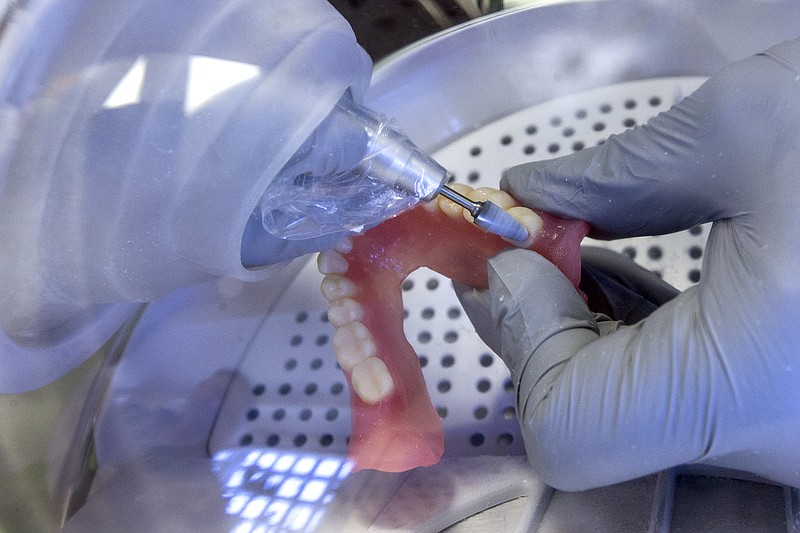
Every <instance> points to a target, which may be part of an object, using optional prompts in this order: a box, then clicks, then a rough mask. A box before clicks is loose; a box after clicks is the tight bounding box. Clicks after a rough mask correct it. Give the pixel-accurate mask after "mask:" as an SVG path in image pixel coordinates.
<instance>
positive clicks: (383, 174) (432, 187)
mask: <svg viewBox="0 0 800 533" xmlns="http://www.w3.org/2000/svg"><path fill="white" fill-rule="evenodd" d="M339 105H342V104H339ZM348 107H349V108H348V109H347V111H348V112H349V113H352V114H353V117H354V118H355V119H356V120H358V121H359V122H360V123H361V124H362V125H363V126H364V129H365V131H366V132H367V134H368V136H369V146H368V149H367V155H366V156H365V157H364V159H363V161H362V162H361V165H360V166H361V167H362V168H363V169H364V170H365V171H366V172H368V173H369V175H370V176H372V177H373V178H375V179H378V180H379V181H381V182H383V183H386V184H387V185H390V186H392V187H394V188H398V189H401V190H403V191H405V192H407V193H409V194H413V195H414V196H416V197H417V198H419V199H420V200H422V201H425V202H429V201H432V200H434V199H435V198H436V197H437V196H438V195H440V194H441V195H442V196H444V197H445V198H448V199H449V200H452V201H453V202H455V203H456V204H458V205H460V206H461V207H463V208H464V209H466V210H467V211H469V213H470V215H472V218H473V222H474V223H475V225H476V226H479V227H481V228H483V229H484V230H486V231H488V232H490V233H494V234H495V235H499V236H500V237H504V238H506V239H509V240H512V241H516V242H523V241H525V240H527V239H528V231H527V230H526V229H525V227H524V226H523V225H522V224H520V223H519V222H517V220H515V219H514V217H512V216H511V215H509V214H508V213H507V212H506V211H505V210H504V209H502V208H500V207H499V206H498V205H497V204H494V203H492V202H490V201H488V200H487V201H482V202H475V201H473V200H470V199H469V198H467V197H466V196H464V195H462V194H460V193H458V192H456V191H454V190H453V189H451V188H450V187H448V186H447V183H448V181H449V180H450V178H451V177H452V174H451V173H450V172H448V171H447V169H445V168H444V167H442V166H441V165H440V164H439V163H437V162H436V160H434V159H433V158H432V157H431V156H429V155H428V154H427V153H425V152H423V151H422V150H421V149H419V148H418V147H417V146H416V145H415V144H414V143H413V142H411V140H410V139H409V138H408V137H406V136H405V135H404V134H402V133H400V132H399V131H397V130H396V129H394V128H391V127H389V125H388V124H387V122H386V121H385V120H384V119H382V118H381V117H379V116H378V115H377V114H374V113H372V112H371V111H368V110H366V109H365V108H363V107H360V106H356V105H352V104H351V106H348Z"/></svg>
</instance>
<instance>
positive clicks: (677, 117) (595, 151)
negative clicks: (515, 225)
mask: <svg viewBox="0 0 800 533" xmlns="http://www.w3.org/2000/svg"><path fill="white" fill-rule="evenodd" d="M706 92H707V91H706ZM705 100H706V96H705V93H704V92H703V91H700V92H699V93H695V94H693V95H690V96H689V97H687V98H686V99H684V101H682V102H681V103H680V104H678V105H676V106H675V107H673V108H672V109H671V110H669V111H668V112H665V113H662V114H661V115H659V116H658V117H656V118H655V119H653V120H651V121H650V122H649V123H647V124H646V125H642V126H639V127H636V128H634V129H632V130H628V131H626V132H624V133H622V134H620V135H614V136H611V137H610V138H609V139H607V140H606V142H605V143H604V144H603V145H601V146H596V147H593V148H588V149H585V150H581V151H579V152H576V153H574V154H571V155H568V156H564V157H560V158H557V159H553V160H548V161H536V162H532V163H527V164H523V165H520V166H517V167H512V168H510V169H508V170H507V171H506V172H505V174H504V176H503V179H502V181H501V184H500V187H501V189H503V190H505V191H507V192H509V193H510V194H511V195H512V196H514V197H515V198H517V199H518V200H519V201H520V202H522V203H523V204H525V205H526V206H528V207H531V208H534V209H539V210H543V211H546V212H550V213H554V214H557V215H560V216H562V217H566V218H576V219H581V220H586V221H587V222H589V223H590V224H592V228H593V229H592V233H590V235H591V236H592V237H597V238H619V237H629V236H634V235H656V234H664V233H670V232H673V231H678V230H681V229H686V228H688V227H691V226H693V225H696V224H700V223H703V222H707V221H709V220H712V219H714V218H715V217H716V215H717V213H718V211H719V205H718V202H719V197H720V196H719V194H718V191H717V190H715V188H714V187H713V183H709V181H710V180H709V179H708V175H709V173H708V172H707V169H708V168H710V167H713V166H714V165H717V164H718V162H717V161H707V159H708V155H707V154H708V153H707V152H706V149H705V147H703V146H700V143H703V142H705V134H704V133H703V132H702V130H703V129H704V128H705V126H704V124H703V123H704V121H705V120H707V115H706V107H707V106H706V104H705ZM723 151H724V150H723ZM701 152H702V153H701ZM713 153H714V155H715V156H716V155H717V154H719V153H720V150H719V149H714V152H713ZM711 174H714V172H711Z"/></svg>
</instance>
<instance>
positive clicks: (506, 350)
mask: <svg viewBox="0 0 800 533" xmlns="http://www.w3.org/2000/svg"><path fill="white" fill-rule="evenodd" d="M488 272H489V290H488V291H475V290H472V289H468V288H466V287H464V286H456V295H457V296H458V298H459V300H460V301H461V304H462V306H463V307H464V310H465V312H466V313H467V316H468V317H469V318H470V320H471V322H472V324H473V325H474V326H475V330H476V331H477V332H478V334H479V335H480V337H481V338H482V339H483V341H484V342H485V343H486V344H487V345H488V346H489V347H490V348H491V349H492V350H493V351H494V352H495V353H497V354H498V355H500V357H501V358H502V359H503V361H504V362H505V364H506V366H508V368H509V370H510V371H511V376H512V379H513V381H514V384H515V385H519V382H520V379H521V377H522V376H523V370H525V368H524V366H525V365H526V364H532V365H537V366H539V365H543V366H542V368H543V369H546V368H549V367H550V366H551V365H553V364H557V361H558V360H560V359H561V358H564V357H566V356H567V354H573V353H575V352H576V351H578V350H579V349H581V348H582V347H583V346H585V345H586V344H588V343H590V342H592V341H594V340H596V339H597V338H599V336H600V332H599V331H598V326H597V324H596V322H595V321H594V317H593V315H592V313H591V311H589V308H588V307H587V305H586V302H584V300H583V298H582V297H581V296H580V294H578V292H577V291H576V290H575V288H574V287H573V286H572V285H571V284H570V282H569V281H568V280H567V278H565V277H564V275H563V274H562V273H561V272H560V271H559V270H558V268H556V267H555V266H554V265H553V264H552V263H550V262H549V261H548V260H547V259H545V258H544V257H542V256H541V255H539V254H537V253H536V252H533V251H530V250H524V249H510V250H507V251H504V252H502V253H500V254H498V255H497V256H495V257H493V258H492V259H490V260H489V270H488ZM531 287H534V288H535V292H534V293H532V292H531V290H530V289H531ZM565 332H569V333H570V334H569V335H560V334H561V333H565ZM556 337H557V338H558V346H557V349H550V348H549V346H548V341H549V340H550V339H551V338H556ZM534 352H536V358H531V357H530V356H531V355H532V354H533V353H534ZM522 362H525V363H524V364H523V363H522ZM530 370H531V369H530V368H529V369H528V370H526V371H525V373H524V375H527V376H531V375H541V373H538V372H530Z"/></svg>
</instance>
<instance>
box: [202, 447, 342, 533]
mask: <svg viewBox="0 0 800 533" xmlns="http://www.w3.org/2000/svg"><path fill="white" fill-rule="evenodd" d="M213 464H214V472H215V473H216V475H217V479H218V480H219V483H220V486H221V487H222V490H223V497H224V498H225V499H226V500H227V504H226V507H225V512H226V513H227V514H229V515H231V516H238V517H239V518H241V519H242V521H241V522H239V523H238V524H236V526H235V527H234V528H233V529H232V530H231V533H267V532H283V531H297V532H311V531H314V529H316V527H317V525H318V524H319V522H320V520H321V519H322V516H323V514H324V513H325V507H326V506H327V505H328V504H329V503H330V502H331V501H332V500H333V497H334V494H335V492H336V489H337V488H338V487H339V484H340V483H341V482H342V481H343V480H344V479H345V478H346V477H347V476H348V475H349V474H350V471H351V470H352V464H351V463H349V462H348V461H347V460H346V459H345V458H344V457H337V456H329V455H316V454H310V453H297V452H292V453H285V452H280V451H276V450H272V449H271V450H260V449H255V450H254V449H252V448H249V449H243V450H225V451H221V452H219V453H217V454H216V455H215V456H214V458H213Z"/></svg>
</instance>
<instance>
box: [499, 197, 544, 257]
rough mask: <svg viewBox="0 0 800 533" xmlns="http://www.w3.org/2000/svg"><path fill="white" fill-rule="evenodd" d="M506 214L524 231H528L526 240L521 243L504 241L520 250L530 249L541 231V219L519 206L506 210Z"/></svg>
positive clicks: (534, 213)
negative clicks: (523, 227)
mask: <svg viewBox="0 0 800 533" xmlns="http://www.w3.org/2000/svg"><path fill="white" fill-rule="evenodd" d="M507 213H508V214H509V215H511V216H512V217H514V219H515V220H516V221H517V222H519V223H520V224H522V225H523V226H525V229H526V230H528V238H527V239H526V240H524V241H522V242H518V241H511V240H509V239H506V241H508V242H510V243H511V244H513V245H514V246H519V247H520V248H530V247H531V245H533V243H534V242H535V241H536V238H537V237H538V236H539V232H540V231H542V226H543V225H544V221H543V220H542V217H540V216H539V215H538V214H536V212H535V211H532V210H530V209H528V208H527V207H520V206H517V207H512V208H511V209H508V210H507Z"/></svg>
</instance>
